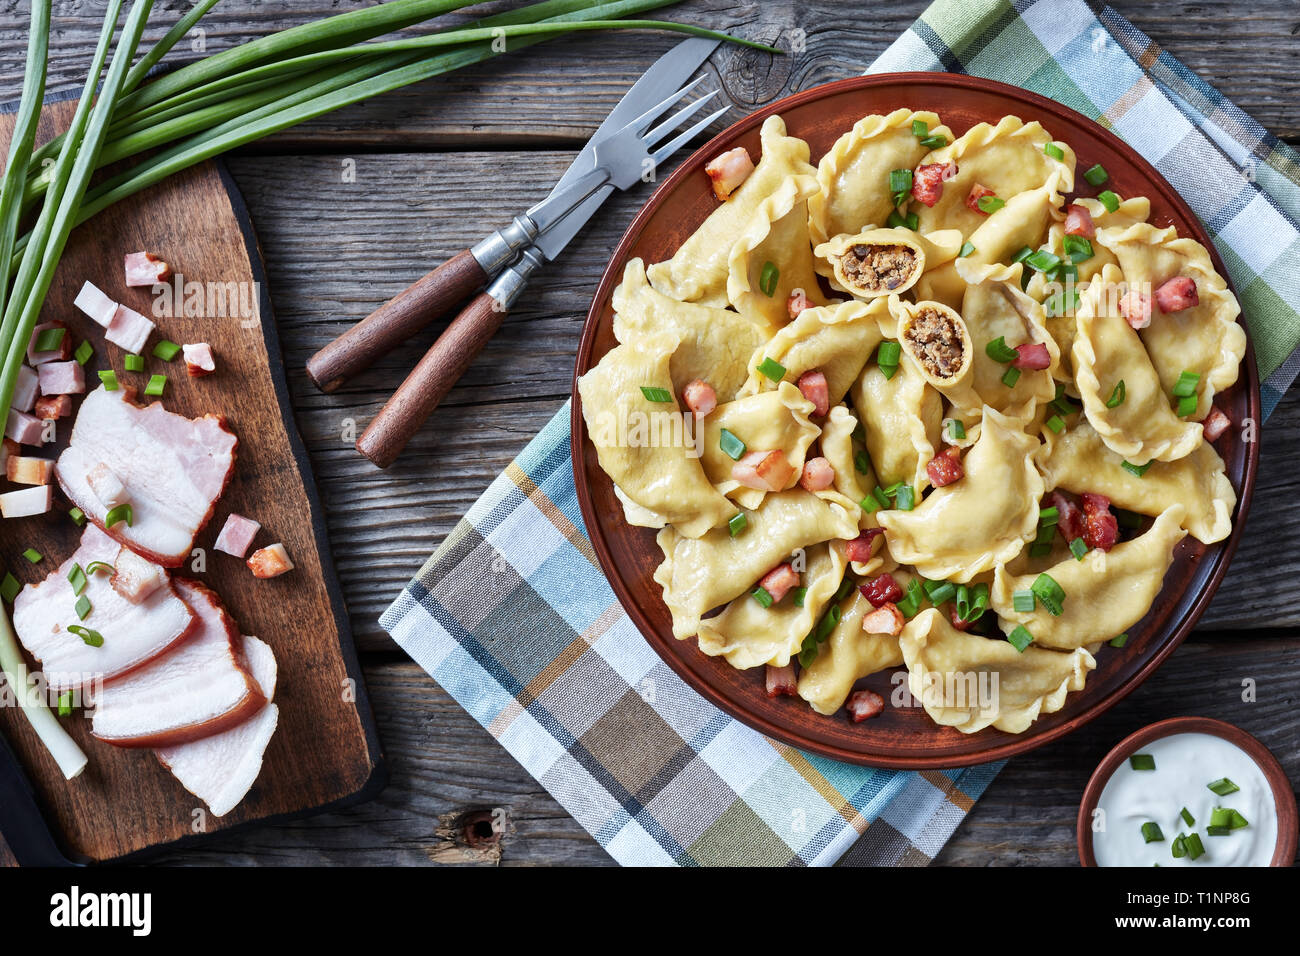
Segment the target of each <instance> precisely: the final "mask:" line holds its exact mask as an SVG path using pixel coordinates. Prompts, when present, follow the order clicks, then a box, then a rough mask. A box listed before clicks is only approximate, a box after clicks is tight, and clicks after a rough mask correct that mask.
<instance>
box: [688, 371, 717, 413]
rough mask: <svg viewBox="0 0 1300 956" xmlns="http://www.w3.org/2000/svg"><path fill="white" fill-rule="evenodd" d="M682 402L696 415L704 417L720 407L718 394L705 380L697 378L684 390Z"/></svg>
mask: <svg viewBox="0 0 1300 956" xmlns="http://www.w3.org/2000/svg"><path fill="white" fill-rule="evenodd" d="M682 401H683V402H685V403H686V407H687V408H689V409H690V410H691V411H693V412H694V413H695V414H696V415H699V416H700V417H703V416H705V415H708V414H709V413H710V412H712V411H713V410H714V409H715V408H717V407H718V393H717V392H715V391H714V390H713V386H712V385H710V384H709V383H708V382H706V381H704V379H702V378H697V379H696V380H695V381H693V382H688V383H687V384H686V387H685V388H683V389H682Z"/></svg>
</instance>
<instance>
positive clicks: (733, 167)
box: [704, 146, 754, 202]
mask: <svg viewBox="0 0 1300 956" xmlns="http://www.w3.org/2000/svg"><path fill="white" fill-rule="evenodd" d="M704 171H705V172H706V173H708V174H709V179H711V180H712V181H713V195H715V196H717V197H718V198H719V199H721V200H723V201H724V202H725V201H726V200H728V199H730V198H731V194H732V193H734V192H735V191H736V190H737V189H739V188H740V184H741V183H743V182H744V181H745V180H746V179H748V178H749V174H750V173H752V172H753V171H754V161H753V160H752V159H750V157H749V150H747V149H745V147H743V146H737V147H736V148H735V149H729V150H727V151H726V152H725V153H719V154H718V155H717V156H714V157H713V158H712V159H711V160H709V161H708V162H707V163H705V165H704Z"/></svg>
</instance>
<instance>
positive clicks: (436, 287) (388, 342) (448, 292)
mask: <svg viewBox="0 0 1300 956" xmlns="http://www.w3.org/2000/svg"><path fill="white" fill-rule="evenodd" d="M487 280H488V276H487V274H486V273H485V272H484V271H483V267H482V266H480V265H479V263H478V260H477V259H476V258H475V257H474V255H473V254H472V253H471V252H470V251H469V250H468V249H466V250H465V251H464V252H461V253H459V254H458V255H456V256H453V257H452V258H451V259H448V260H447V261H446V262H444V263H443V264H442V265H440V266H438V268H436V269H434V270H433V271H432V272H430V273H429V274H428V275H426V276H424V278H422V279H419V280H417V281H416V282H415V283H413V284H412V285H410V286H408V287H407V288H406V289H405V290H403V291H402V292H399V293H398V294H397V295H395V296H393V298H391V299H389V300H388V301H387V302H385V303H384V304H383V305H381V306H380V307H379V308H377V309H376V310H375V311H374V312H371V313H370V315H368V316H366V317H365V318H364V319H362V320H361V321H360V322H358V323H357V324H356V325H354V326H352V328H350V329H348V330H347V331H346V332H344V333H343V334H342V335H340V336H339V337H338V338H336V339H335V340H334V341H333V342H330V343H329V344H328V345H326V346H325V347H324V348H323V349H321V350H320V351H319V352H317V353H316V354H315V355H313V356H312V357H311V359H310V360H309V361H308V362H307V374H308V376H310V377H311V380H312V381H313V382H314V383H315V384H316V387H317V388H319V389H320V390H321V391H322V392H332V391H334V390H335V389H337V388H338V387H339V386H340V385H342V384H343V383H344V382H345V381H347V380H348V379H349V378H351V377H352V376H354V375H356V374H357V373H358V372H361V371H363V370H364V369H367V368H369V367H370V366H371V365H373V364H374V363H375V361H376V360H378V359H379V358H380V357H381V356H383V355H385V354H387V353H388V352H390V351H392V350H393V349H394V348H396V347H397V346H398V345H401V344H402V343H403V342H405V341H406V340H407V339H409V338H410V337H411V336H413V335H415V333H417V332H419V331H420V330H421V329H422V328H424V327H425V326H426V325H428V324H429V323H430V322H433V321H434V320H435V319H438V318H441V317H442V316H443V315H446V314H447V313H448V312H450V311H451V310H452V309H453V308H454V307H455V306H457V305H459V304H460V303H461V302H463V301H465V299H467V298H468V297H469V296H470V294H471V293H473V292H474V290H475V289H478V288H481V287H482V286H483V285H484V283H486V282H487ZM498 324H499V321H498ZM494 331H495V330H494ZM431 354H432V353H431ZM435 404H436V402H435Z"/></svg>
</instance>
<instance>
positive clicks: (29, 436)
mask: <svg viewBox="0 0 1300 956" xmlns="http://www.w3.org/2000/svg"><path fill="white" fill-rule="evenodd" d="M5 434H6V435H7V436H8V437H10V438H12V439H13V440H14V441H16V442H17V443H18V444H20V445H44V444H45V424H44V423H43V422H42V421H41V419H39V418H36V417H35V416H33V415H28V414H27V413H26V412H20V411H18V409H16V408H11V409H9V417H8V419H6V420H5Z"/></svg>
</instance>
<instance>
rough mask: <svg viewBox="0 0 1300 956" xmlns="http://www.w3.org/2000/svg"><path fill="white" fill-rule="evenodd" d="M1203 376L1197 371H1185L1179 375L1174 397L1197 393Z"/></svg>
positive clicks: (1184, 396)
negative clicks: (1197, 387)
mask: <svg viewBox="0 0 1300 956" xmlns="http://www.w3.org/2000/svg"><path fill="white" fill-rule="evenodd" d="M1200 381H1201V376H1200V375H1199V374H1197V373H1196V372H1188V371H1183V372H1180V373H1179V375H1178V381H1177V383H1175V385H1174V398H1187V397H1188V396H1189V395H1195V394H1196V386H1197V385H1199V384H1200Z"/></svg>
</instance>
